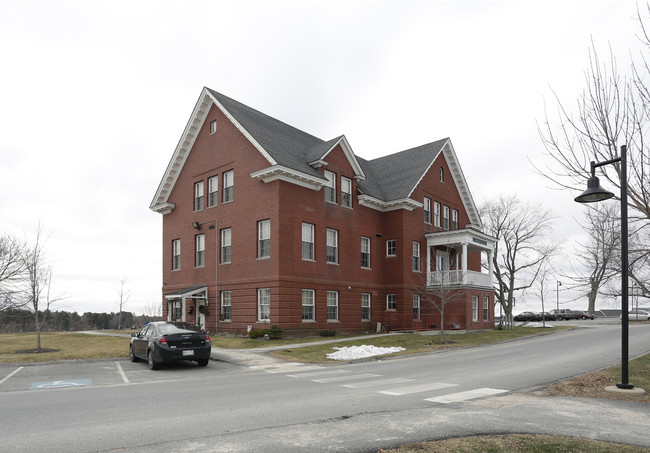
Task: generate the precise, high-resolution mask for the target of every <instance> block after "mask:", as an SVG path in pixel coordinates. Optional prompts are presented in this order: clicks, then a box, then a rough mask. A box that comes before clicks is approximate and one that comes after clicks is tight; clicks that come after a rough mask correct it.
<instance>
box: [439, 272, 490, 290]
mask: <svg viewBox="0 0 650 453" xmlns="http://www.w3.org/2000/svg"><path fill="white" fill-rule="evenodd" d="M456 285H469V286H480V287H484V288H490V287H492V278H491V275H489V274H484V273H482V272H476V271H467V277H466V281H465V282H463V271H458V270H455V271H434V272H429V274H428V276H427V286H456Z"/></svg>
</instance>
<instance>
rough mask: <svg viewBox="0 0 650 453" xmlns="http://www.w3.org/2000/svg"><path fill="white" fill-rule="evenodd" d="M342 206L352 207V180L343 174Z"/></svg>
mask: <svg viewBox="0 0 650 453" xmlns="http://www.w3.org/2000/svg"><path fill="white" fill-rule="evenodd" d="M341 206H345V207H346V208H351V207H352V180H351V179H350V178H346V177H345V176H341Z"/></svg>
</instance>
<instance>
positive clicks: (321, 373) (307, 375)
mask: <svg viewBox="0 0 650 453" xmlns="http://www.w3.org/2000/svg"><path fill="white" fill-rule="evenodd" d="M341 373H351V371H349V370H332V371H316V372H313V373H301V374H287V376H289V377H292V378H297V379H302V378H307V379H309V378H314V377H321V376H330V375H335V374H341Z"/></svg>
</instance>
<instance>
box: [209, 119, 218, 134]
mask: <svg viewBox="0 0 650 453" xmlns="http://www.w3.org/2000/svg"><path fill="white" fill-rule="evenodd" d="M215 132H217V120H213V121H210V135H212V134H214V133H215Z"/></svg>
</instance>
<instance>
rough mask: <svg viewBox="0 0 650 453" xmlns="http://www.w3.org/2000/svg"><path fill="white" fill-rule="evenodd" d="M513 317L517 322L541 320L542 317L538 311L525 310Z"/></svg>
mask: <svg viewBox="0 0 650 453" xmlns="http://www.w3.org/2000/svg"><path fill="white" fill-rule="evenodd" d="M513 319H514V320H515V321H517V322H521V321H539V320H540V319H542V318H541V317H540V316H539V315H538V314H537V313H533V312H532V311H524V312H523V313H519V314H518V315H517V316H515V317H514V318H513Z"/></svg>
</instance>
